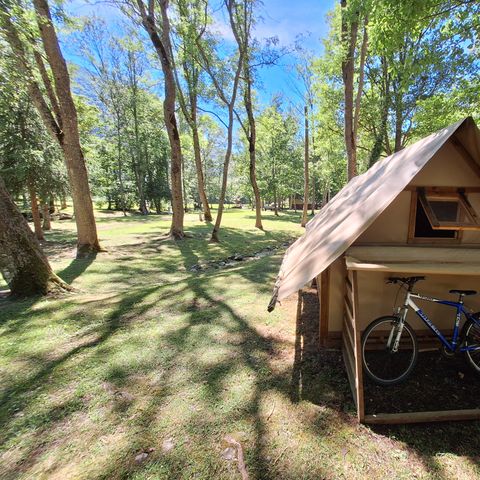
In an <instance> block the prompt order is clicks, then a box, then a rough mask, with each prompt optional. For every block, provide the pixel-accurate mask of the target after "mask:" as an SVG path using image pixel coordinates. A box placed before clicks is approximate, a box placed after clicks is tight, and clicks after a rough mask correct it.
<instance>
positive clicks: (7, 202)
mask: <svg viewBox="0 0 480 480" xmlns="http://www.w3.org/2000/svg"><path fill="white" fill-rule="evenodd" d="M0 272H1V273H2V276H3V277H4V278H5V280H6V282H7V284H8V286H9V287H10V291H11V293H12V294H13V295H18V296H27V295H35V294H43V295H45V294H47V293H52V292H59V291H67V290H71V287H69V286H68V285H67V284H66V283H65V282H63V280H61V279H60V278H59V277H57V275H55V273H53V271H52V269H51V267H50V264H49V263H48V260H47V257H46V256H45V254H44V253H43V252H42V249H41V247H40V244H39V243H38V240H37V239H36V238H35V235H34V234H33V233H32V231H31V230H30V228H29V226H28V224H27V221H26V220H25V219H24V218H23V215H22V214H21V212H20V210H19V209H18V207H17V206H16V205H15V203H14V202H13V200H12V199H11V197H10V195H9V194H8V192H7V190H6V188H5V184H4V182H3V179H2V178H1V177H0Z"/></svg>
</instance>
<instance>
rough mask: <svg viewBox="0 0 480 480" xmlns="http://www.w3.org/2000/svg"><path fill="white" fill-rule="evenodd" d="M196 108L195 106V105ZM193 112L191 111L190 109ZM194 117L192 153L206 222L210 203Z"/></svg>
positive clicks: (209, 214)
mask: <svg viewBox="0 0 480 480" xmlns="http://www.w3.org/2000/svg"><path fill="white" fill-rule="evenodd" d="M195 109H196V107H195ZM192 113H193V111H192ZM196 117H197V116H196V113H195V117H194V120H193V126H192V137H193V154H194V157H195V170H196V173H197V185H198V196H199V197H200V201H201V202H202V207H203V214H204V218H205V221H206V222H211V221H212V212H211V211H210V205H209V204H208V199H207V194H206V192H205V178H204V176H203V169H202V154H201V150H200V138H199V136H198V126H197V118H196Z"/></svg>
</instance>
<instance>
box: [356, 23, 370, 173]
mask: <svg viewBox="0 0 480 480" xmlns="http://www.w3.org/2000/svg"><path fill="white" fill-rule="evenodd" d="M367 26H368V16H366V15H365V19H364V22H363V40H362V47H361V49H360V67H359V73H358V88H357V95H356V97H355V112H354V115H353V147H354V149H355V162H356V156H357V153H356V152H357V142H358V122H359V121H360V104H361V100H362V95H363V82H364V79H365V60H366V57H367V48H368V30H367ZM355 167H356V165H355Z"/></svg>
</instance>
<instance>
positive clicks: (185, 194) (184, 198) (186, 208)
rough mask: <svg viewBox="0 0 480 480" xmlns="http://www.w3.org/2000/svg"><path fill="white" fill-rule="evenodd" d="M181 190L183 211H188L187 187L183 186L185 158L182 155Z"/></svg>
mask: <svg viewBox="0 0 480 480" xmlns="http://www.w3.org/2000/svg"><path fill="white" fill-rule="evenodd" d="M182 191H183V202H184V205H183V211H184V212H185V213H187V212H188V199H187V189H186V187H185V159H184V158H183V157H182Z"/></svg>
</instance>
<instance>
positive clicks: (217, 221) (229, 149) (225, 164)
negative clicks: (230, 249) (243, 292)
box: [210, 100, 234, 243]
mask: <svg viewBox="0 0 480 480" xmlns="http://www.w3.org/2000/svg"><path fill="white" fill-rule="evenodd" d="M233 104H234V100H233V103H231V104H230V106H229V108H228V129H227V149H226V151H225V158H224V161H223V174H222V188H221V190H220V198H219V199H218V212H217V218H216V219H215V225H214V227H213V230H212V236H211V237H210V241H211V242H214V243H218V242H219V241H220V239H219V238H218V232H219V231H220V225H221V223H222V215H223V207H224V203H225V195H226V193H227V180H228V167H229V165H230V157H231V156H232V145H233Z"/></svg>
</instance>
